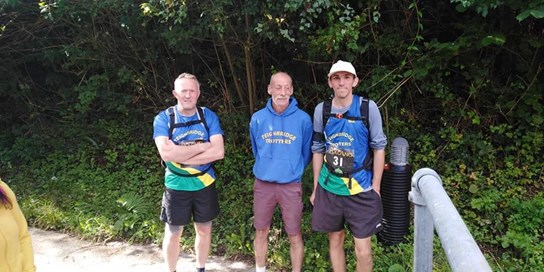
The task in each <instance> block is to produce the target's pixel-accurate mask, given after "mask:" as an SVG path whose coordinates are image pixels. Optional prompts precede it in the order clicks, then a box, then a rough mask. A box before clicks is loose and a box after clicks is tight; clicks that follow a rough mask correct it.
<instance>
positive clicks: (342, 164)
mask: <svg viewBox="0 0 544 272" xmlns="http://www.w3.org/2000/svg"><path fill="white" fill-rule="evenodd" d="M353 159H354V155H353V151H347V150H341V149H338V148H334V147H331V148H329V150H327V152H326V153H325V163H326V164H327V165H328V166H329V167H330V168H332V169H334V172H335V173H336V174H344V173H351V171H352V170H353Z"/></svg>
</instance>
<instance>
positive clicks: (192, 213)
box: [153, 73, 225, 272]
mask: <svg viewBox="0 0 544 272" xmlns="http://www.w3.org/2000/svg"><path fill="white" fill-rule="evenodd" d="M172 94H173V95H174V97H175V98H176V100H177V104H176V105H175V106H173V107H170V108H168V109H166V110H164V111H162V112H160V113H159V114H158V115H157V116H156V117H155V120H154V122H153V139H154V140H155V145H156V146H157V149H158V151H159V154H160V156H161V159H162V160H163V161H164V162H165V164H166V169H165V176H164V185H165V190H164V194H163V198H162V210H161V220H162V221H163V222H165V230H164V240H163V244H162V249H163V256H164V259H165V262H166V265H167V267H168V271H169V272H170V271H176V265H177V261H178V258H179V252H180V247H179V241H180V237H181V234H182V232H183V226H185V225H187V224H189V223H190V221H191V219H192V220H193V221H194V226H195V230H196V231H195V232H196V239H195V253H196V268H197V270H196V271H197V272H201V271H204V266H205V264H206V260H207V258H208V253H209V251H210V245H211V237H212V236H211V232H212V220H213V219H214V218H216V217H217V216H218V215H219V202H218V198H217V190H216V188H215V178H216V176H215V171H214V170H213V167H211V165H212V163H213V162H214V161H217V160H220V159H223V156H224V153H225V150H224V144H223V131H222V130H221V126H220V124H219V119H218V118H217V115H216V114H215V113H214V112H213V111H211V110H210V109H208V108H204V107H202V108H200V107H197V101H198V98H199V96H200V84H199V82H198V80H197V78H196V77H195V76H194V75H191V74H188V73H183V74H181V75H179V76H178V78H177V79H176V80H175V81H174V90H173V91H172Z"/></svg>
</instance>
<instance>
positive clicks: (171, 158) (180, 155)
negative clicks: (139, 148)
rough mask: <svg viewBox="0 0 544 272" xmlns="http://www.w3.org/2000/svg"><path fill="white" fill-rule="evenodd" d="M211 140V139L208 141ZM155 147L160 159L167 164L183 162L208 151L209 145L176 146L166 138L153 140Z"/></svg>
mask: <svg viewBox="0 0 544 272" xmlns="http://www.w3.org/2000/svg"><path fill="white" fill-rule="evenodd" d="M210 140H211V139H210ZM155 145H156V146H157V150H158V151H159V154H160V155H161V159H162V160H163V161H167V162H180V163H181V162H184V161H187V160H189V159H190V158H192V157H194V156H196V155H198V154H200V153H202V152H204V151H206V150H208V149H210V148H211V147H212V145H211V142H210V143H199V144H194V145H190V146H182V145H176V144H174V142H172V141H171V140H170V139H168V137H166V136H159V137H157V138H155Z"/></svg>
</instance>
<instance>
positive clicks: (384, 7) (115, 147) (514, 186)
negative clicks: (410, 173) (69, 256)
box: [0, 0, 544, 271]
mask: <svg viewBox="0 0 544 272" xmlns="http://www.w3.org/2000/svg"><path fill="white" fill-rule="evenodd" d="M543 18H544V2H543V1H542V0H531V1H515V0H506V1H498V0H451V1H415V0H414V1H379V0H368V1H334V0H313V1H310V0H288V1H243V0H238V1H232V0H230V1H229V0H220V1H171V0H149V1H128V0H101V1H68V0H56V1H55V0H49V1H17V0H11V1H5V0H4V1H0V58H1V59H2V66H0V125H1V127H2V132H0V175H1V176H2V178H3V180H5V181H6V182H8V183H10V184H11V185H12V186H13V187H14V190H15V191H16V193H17V194H18V196H19V198H20V201H21V203H22V205H23V209H24V211H25V214H26V215H27V217H28V218H29V221H30V222H31V224H33V225H35V226H38V227H42V228H51V229H64V230H69V231H72V232H75V233H79V234H81V235H84V236H87V237H89V238H91V239H98V240H103V239H129V240H133V241H139V242H145V241H154V242H157V241H159V240H160V237H161V235H162V234H161V232H162V224H161V223H160V222H159V220H158V210H159V205H160V197H161V191H162V184H161V177H162V168H161V166H160V165H159V163H158V156H157V153H156V151H155V147H154V144H153V142H152V140H151V130H152V127H151V126H152V118H153V116H154V115H155V114H156V113H157V112H158V111H160V110H162V109H164V108H165V107H166V106H168V105H171V104H173V103H174V101H173V99H172V97H171V95H170V91H171V89H172V82H173V79H174V78H175V77H176V76H177V75H178V74H179V73H181V72H184V71H188V72H192V73H194V74H196V75H197V76H198V77H199V79H200V81H201V83H202V89H203V93H202V96H201V103H202V104H203V105H206V106H208V107H210V108H212V109H214V110H215V111H216V112H218V114H219V115H220V118H221V123H222V126H223V129H224V130H225V141H226V143H225V144H226V157H225V159H224V160H223V161H221V162H219V163H218V164H217V168H218V170H219V173H220V174H219V175H220V181H219V182H218V186H219V189H220V190H221V196H220V198H221V199H220V201H221V206H222V214H221V216H220V218H218V220H217V222H216V229H215V230H216V231H215V233H214V243H213V244H214V248H213V251H214V253H215V254H226V255H229V256H233V257H234V256H238V257H250V256H251V254H252V237H253V228H252V211H251V203H252V194H251V190H252V172H251V170H252V169H251V168H252V158H251V151H250V147H249V140H248V135H247V130H248V128H247V126H248V122H249V116H250V115H251V113H252V112H254V111H256V110H257V109H259V108H260V107H262V106H263V105H264V103H265V101H266V98H267V96H268V95H267V93H266V92H265V91H264V90H265V87H266V85H267V83H268V80H269V76H270V74H271V73H272V72H273V71H277V70H284V71H287V72H288V73H290V74H291V75H292V76H293V78H294V81H295V82H294V83H295V97H296V98H297V99H298V100H299V102H300V104H301V106H302V108H303V109H304V110H306V111H307V112H308V113H310V114H312V112H313V107H314V106H315V105H316V104H317V103H318V102H319V101H321V100H323V99H324V98H326V97H328V96H329V95H330V94H331V91H330V89H329V88H328V86H327V84H326V73H327V71H328V69H329V67H330V65H331V63H332V62H333V61H334V60H337V59H344V60H348V61H351V62H353V63H354V65H355V67H356V68H357V70H358V74H359V77H360V78H361V85H360V86H359V87H358V89H357V92H358V93H360V94H363V95H365V96H368V97H370V98H371V99H373V100H375V101H376V102H377V103H378V105H379V106H380V108H381V111H382V116H383V118H384V124H385V130H386V134H387V136H388V137H389V139H390V140H391V139H393V138H395V137H398V136H402V137H405V138H406V139H408V141H409V143H410V151H411V157H410V163H411V164H412V166H413V168H414V169H418V168H420V167H430V168H433V169H435V170H436V171H437V172H438V173H439V174H441V176H442V179H443V181H444V186H445V188H446V190H447V192H448V194H449V195H450V197H451V198H452V200H453V202H454V204H455V205H456V207H457V208H458V210H459V211H460V213H461V215H462V217H463V218H464V220H465V222H466V223H467V225H468V227H469V229H470V230H471V233H472V234H473V236H474V237H475V239H476V240H477V241H478V243H479V244H480V246H481V248H482V249H483V251H484V253H485V254H486V256H487V257H488V258H487V259H488V261H489V263H490V264H491V265H492V267H493V268H494V270H497V271H538V270H542V268H544V247H543V244H542V242H541V241H542V240H543V239H544V231H543V230H542V227H541V226H542V225H543V224H544V222H543V221H544V193H543V192H542V189H543V187H544V162H543V159H544V132H543V130H542V126H543V125H544V98H543V94H544V80H542V79H543V69H544V51H543V48H544V47H543V46H544V19H543ZM308 170H309V169H308ZM304 182H305V183H304V184H305V186H306V187H305V189H306V192H308V193H309V190H310V183H311V177H310V171H307V175H305V179H304ZM305 201H306V203H305V207H306V209H305V217H304V225H303V231H304V238H305V248H306V258H305V263H306V264H307V265H308V266H310V265H311V266H310V267H315V269H316V271H327V270H328V269H329V268H328V267H329V264H328V256H327V254H328V253H327V240H326V237H325V236H323V235H321V234H317V233H314V232H312V231H311V228H310V224H309V213H310V205H309V203H308V200H307V199H305ZM278 218H279V217H278ZM187 232H188V233H187V234H186V235H185V237H187V239H185V240H184V241H183V244H184V246H185V249H186V250H190V247H191V244H192V242H193V241H192V240H191V239H193V238H190V237H192V236H193V235H191V232H192V230H191V229H190V228H188V229H187ZM270 238H271V245H270V256H269V259H270V261H271V263H272V265H273V266H275V267H277V268H278V270H281V269H283V268H285V267H286V266H287V265H288V260H289V249H288V244H287V243H288V241H287V239H285V233H284V232H283V231H282V226H281V223H280V222H279V220H275V223H274V226H273V229H272V231H271V237H270ZM408 241H409V240H408ZM348 243H351V241H348ZM436 248H439V244H438V243H437V245H436ZM374 250H375V252H376V256H377V257H376V259H375V267H376V270H377V271H409V270H411V266H412V264H411V258H412V247H411V244H410V243H409V242H408V243H403V244H401V245H399V246H395V247H385V246H382V245H380V244H375V247H374ZM347 254H348V256H349V255H353V253H352V252H351V251H349V250H348V252H347ZM434 265H435V269H436V270H437V271H444V270H448V265H447V262H446V261H445V259H444V256H443V253H441V252H440V251H437V253H436V254H435V264H434ZM353 267H354V263H353V262H351V263H349V264H348V269H349V270H353Z"/></svg>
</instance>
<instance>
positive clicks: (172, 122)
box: [166, 106, 176, 139]
mask: <svg viewBox="0 0 544 272" xmlns="http://www.w3.org/2000/svg"><path fill="white" fill-rule="evenodd" d="M166 113H167V114H168V117H169V119H170V125H169V126H168V139H172V133H173V132H174V129H175V128H176V126H175V124H176V113H175V109H174V106H172V107H170V108H168V109H166Z"/></svg>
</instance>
